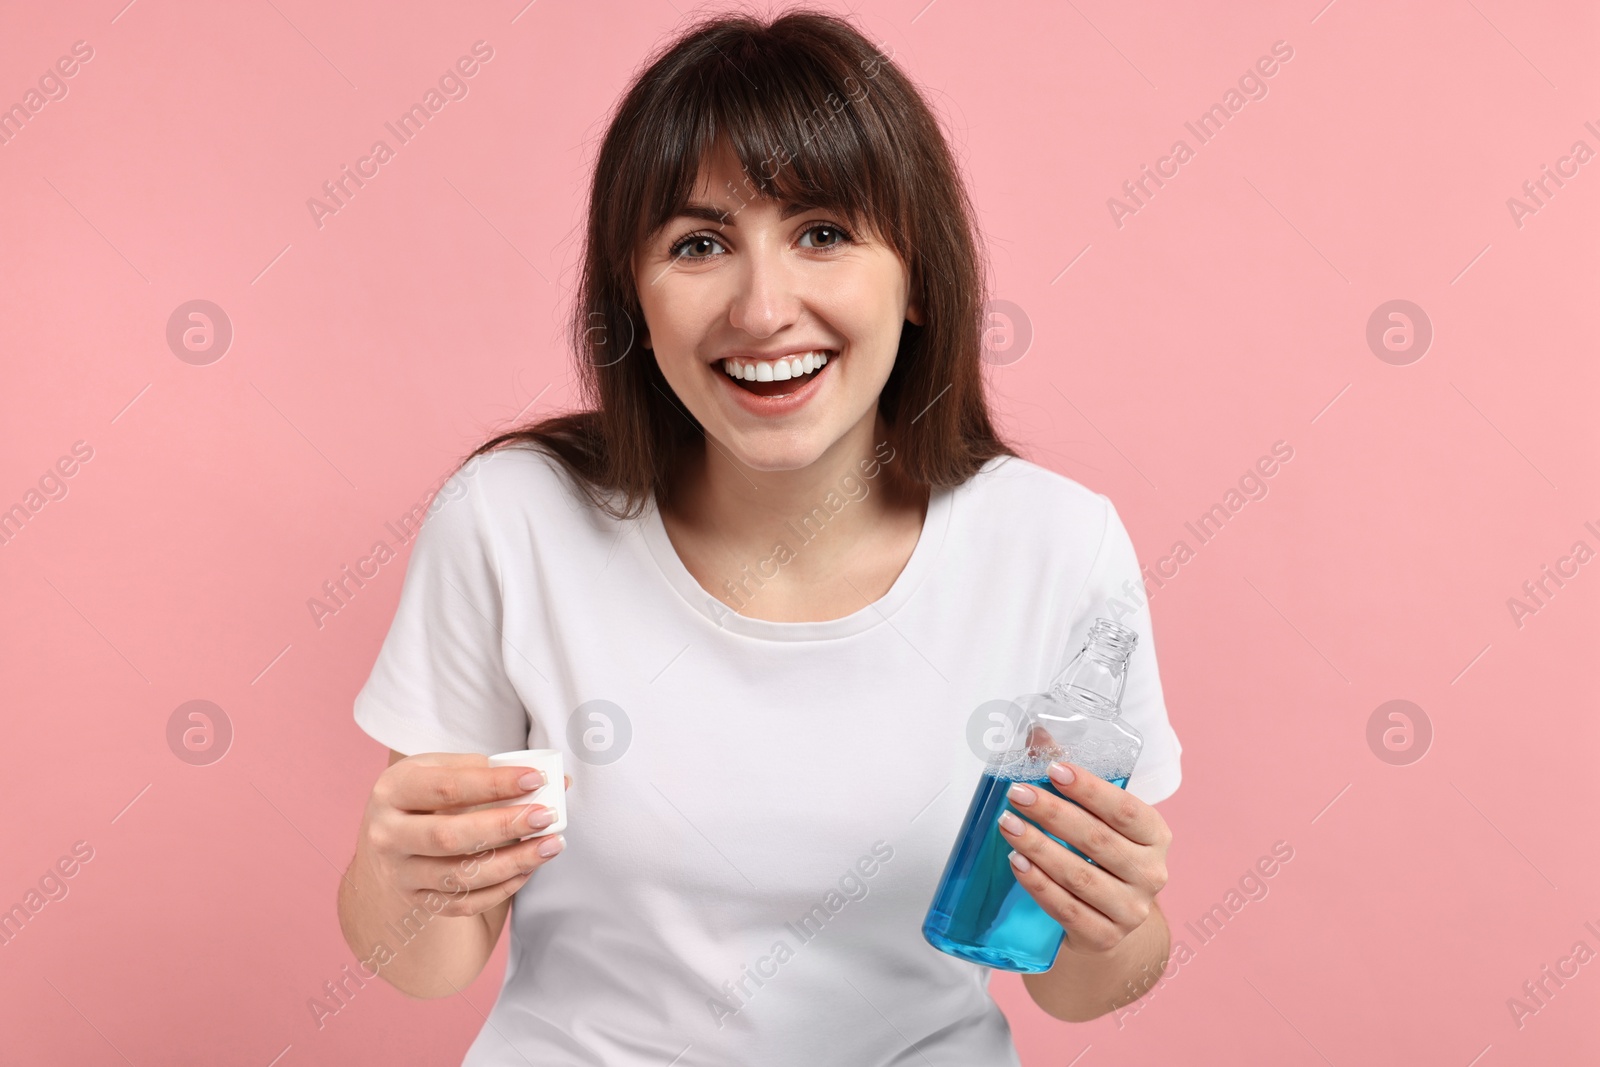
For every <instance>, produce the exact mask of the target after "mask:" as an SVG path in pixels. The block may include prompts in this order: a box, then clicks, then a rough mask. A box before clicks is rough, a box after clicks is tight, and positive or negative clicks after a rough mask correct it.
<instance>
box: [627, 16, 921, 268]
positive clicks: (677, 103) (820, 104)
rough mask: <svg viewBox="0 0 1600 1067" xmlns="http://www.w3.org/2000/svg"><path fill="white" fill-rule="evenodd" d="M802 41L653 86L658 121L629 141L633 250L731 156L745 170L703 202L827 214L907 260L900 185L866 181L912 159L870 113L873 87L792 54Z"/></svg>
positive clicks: (810, 56) (800, 52)
mask: <svg viewBox="0 0 1600 1067" xmlns="http://www.w3.org/2000/svg"><path fill="white" fill-rule="evenodd" d="M803 43H804V42H796V41H776V42H768V46H767V47H762V46H761V44H760V43H759V42H756V41H753V40H747V41H746V42H744V44H745V47H744V48H742V49H740V50H739V51H740V53H741V54H735V55H728V54H726V53H724V52H722V51H721V50H720V49H719V50H717V52H716V53H715V55H714V57H713V58H712V59H711V60H710V61H708V62H702V63H699V64H696V65H695V66H693V67H688V66H685V67H683V68H681V69H679V70H674V71H672V72H671V73H670V74H669V75H668V77H667V84H665V85H661V86H658V87H656V89H657V92H656V94H655V96H654V99H655V101H657V106H656V110H657V111H658V114H656V115H654V116H652V119H653V121H650V122H647V123H642V124H641V126H640V132H641V133H643V134H644V136H643V137H642V138H641V139H640V141H639V142H638V143H636V151H637V152H638V154H639V156H640V157H641V158H640V163H641V164H643V165H644V169H646V171H647V172H648V173H650V174H651V179H650V180H649V182H648V184H647V185H646V191H645V197H644V203H643V205H642V207H643V211H642V212H641V218H640V230H639V233H638V234H637V237H638V240H639V242H640V243H642V242H643V241H645V240H647V239H648V238H649V237H650V236H652V235H654V234H655V233H657V232H658V231H659V230H660V228H661V227H662V226H663V225H665V224H666V223H667V222H668V221H669V220H671V219H672V218H674V217H675V216H677V215H678V214H680V213H681V212H682V210H683V208H684V207H685V206H686V205H687V204H688V203H689V200H690V198H691V197H692V195H693V194H694V190H695V185H696V183H697V182H698V180H699V178H700V172H701V168H702V167H704V166H709V165H710V164H711V162H712V161H713V160H714V159H716V158H717V156H718V155H720V154H721V153H722V152H724V151H731V152H732V154H733V157H734V158H735V159H736V160H737V161H738V163H739V167H740V169H741V171H742V172H743V173H742V176H741V178H740V181H739V184H738V185H737V186H728V187H725V188H723V189H720V190H718V189H714V190H712V192H713V194H717V195H719V197H720V198H730V199H734V200H735V201H736V202H737V201H746V200H751V199H755V198H757V197H762V198H768V199H773V200H779V201H791V202H794V203H799V204H805V205H807V206H810V207H815V208H823V209H827V210H830V211H834V212H837V213H838V214H840V215H842V216H844V217H845V219H846V220H847V221H848V223H849V224H850V225H852V226H858V227H859V226H861V225H862V224H863V223H865V224H867V225H869V226H870V228H871V229H872V230H874V231H875V232H876V233H877V234H878V235H879V237H880V238H881V239H882V240H884V241H885V242H886V243H888V244H890V245H891V246H893V247H894V248H895V249H896V251H897V252H899V253H900V255H901V257H902V258H903V259H906V260H907V261H908V262H909V255H908V252H909V249H907V248H904V247H902V246H901V245H902V238H903V235H904V233H905V230H906V220H905V215H904V209H905V205H904V204H903V203H900V202H899V196H898V192H899V189H900V187H901V185H902V183H901V182H899V181H876V182H875V181H874V180H873V177H872V176H873V175H897V176H898V175H902V174H905V173H906V167H907V164H908V163H909V162H910V161H909V160H908V159H905V158H902V153H901V152H900V151H899V149H898V147H897V141H896V140H895V139H894V138H893V137H892V136H891V135H890V134H889V124H888V123H887V122H886V121H885V117H884V116H883V115H882V114H880V113H879V111H878V108H877V102H876V101H875V99H874V96H873V93H872V86H871V78H869V77H868V76H867V75H865V74H864V73H862V72H860V71H856V70H854V69H853V67H852V66H851V65H850V64H849V63H848V62H846V61H840V60H838V59H836V58H835V57H833V56H831V55H822V56H819V55H817V54H816V53H814V52H813V53H808V52H807V51H806V50H805V49H804V48H803V47H798V46H799V45H802V44H803ZM861 65H862V66H863V67H867V66H869V64H868V63H867V62H865V61H862V63H861ZM873 69H874V70H875V69H876V68H873ZM734 210H737V208H736V207H735V208H734Z"/></svg>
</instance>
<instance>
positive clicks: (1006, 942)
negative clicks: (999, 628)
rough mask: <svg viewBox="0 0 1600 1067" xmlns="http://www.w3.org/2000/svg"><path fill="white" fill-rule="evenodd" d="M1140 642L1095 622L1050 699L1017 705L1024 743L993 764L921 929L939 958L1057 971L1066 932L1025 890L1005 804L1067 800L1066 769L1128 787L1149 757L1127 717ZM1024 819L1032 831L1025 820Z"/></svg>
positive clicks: (1032, 698) (1017, 735)
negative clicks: (1057, 768) (1061, 769)
mask: <svg viewBox="0 0 1600 1067" xmlns="http://www.w3.org/2000/svg"><path fill="white" fill-rule="evenodd" d="M1138 640H1139V635H1138V634H1136V633H1134V632H1133V631H1132V630H1130V629H1128V628H1127V627H1125V626H1119V625H1118V624H1116V623H1114V622H1112V621H1111V620H1109V619H1104V618H1101V619H1096V620H1095V622H1094V625H1093V626H1092V627H1090V629H1089V636H1088V639H1087V640H1086V641H1085V642H1084V646H1083V648H1082V649H1081V650H1080V651H1079V652H1078V654H1077V655H1076V656H1075V657H1073V660H1072V662H1071V663H1069V664H1068V665H1067V669H1066V670H1065V671H1063V672H1062V673H1061V675H1060V676H1059V677H1058V678H1057V679H1056V681H1055V683H1054V684H1053V685H1052V686H1051V687H1050V690H1049V692H1047V693H1032V694H1029V695H1028V696H1024V697H1020V698H1018V699H1017V701H1016V704H1017V705H1018V707H1019V709H1020V711H1021V716H1020V721H1019V722H1018V723H1017V729H1016V731H1015V732H1014V733H1013V735H1012V737H1013V738H1014V739H1015V741H1016V743H1015V744H1012V745H1010V746H1008V747H1007V748H1006V749H1005V750H1004V751H1001V752H998V753H996V754H995V755H994V756H992V757H991V758H990V759H989V762H988V765H987V766H986V767H985V768H984V773H983V777H982V778H981V779H980V780H979V782H978V788H977V790H976V791H975V792H974V793H973V795H972V803H971V805H970V806H969V807H968V808H967V816H966V820H965V821H964V822H963V823H962V827H961V833H960V834H959V835H958V836H957V838H956V843H955V847H954V848H952V849H951V850H950V859H949V861H948V862H947V863H946V864H945V869H944V876H943V877H942V878H941V879H940V880H939V888H938V890H937V891H936V892H935V893H934V896H933V903H932V904H931V905H930V906H929V908H928V915H927V918H926V919H924V920H923V923H922V936H923V937H925V938H926V939H927V941H928V943H929V944H931V945H932V946H933V947H934V948H937V949H939V950H940V951H942V952H948V953H950V954H951V955H952V956H958V957H960V958H961V959H964V960H968V961H970V962H972V963H977V964H981V965H983V966H985V967H995V968H999V969H1000V970H1006V971H1020V972H1024V973H1029V972H1038V971H1047V970H1049V969H1050V967H1051V966H1052V965H1053V964H1054V963H1055V958H1056V953H1057V952H1059V951H1060V950H1061V942H1062V940H1063V938H1064V937H1065V936H1066V931H1065V930H1064V929H1062V927H1061V924H1060V923H1058V922H1056V921H1055V920H1054V919H1052V918H1051V917H1050V914H1049V913H1048V912H1046V911H1045V910H1044V909H1043V908H1041V907H1040V906H1039V905H1038V903H1036V902H1035V901H1034V899H1033V896H1032V895H1031V894H1029V892H1028V891H1027V890H1026V889H1024V888H1023V887H1022V884H1021V883H1019V882H1018V881H1017V879H1016V875H1015V873H1014V872H1013V870H1012V867H1011V861H1010V855H1011V845H1010V843H1008V842H1007V841H1006V839H1005V836H1004V835H1003V834H1001V832H1000V827H999V819H1000V813H1001V812H1002V811H1004V810H1010V811H1017V809H1016V808H1015V807H1012V806H1011V804H1010V802H1009V801H1008V799H1007V797H1006V791H1007V790H1008V789H1010V788H1011V785H1012V783H1014V782H1027V783H1028V784H1029V785H1032V786H1035V787H1036V788H1039V789H1042V790H1044V791H1045V792H1048V793H1052V794H1054V795H1055V796H1058V797H1059V796H1061V793H1060V791H1059V790H1057V789H1056V787H1055V785H1054V783H1052V782H1051V781H1050V778H1049V774H1048V769H1049V766H1050V764H1051V763H1053V762H1054V761H1056V760H1058V759H1066V760H1068V761H1070V762H1072V763H1075V764H1077V765H1078V766H1080V767H1084V768H1086V769H1087V770H1089V771H1091V772H1093V773H1094V774H1097V775H1099V776H1100V777H1101V778H1104V779H1105V780H1106V781H1108V782H1110V783H1111V784H1112V785H1115V786H1118V787H1121V788H1126V787H1127V784H1128V778H1129V776H1130V775H1132V773H1133V765H1134V763H1135V762H1136V761H1137V760H1138V758H1139V751H1140V749H1141V748H1143V747H1144V738H1143V737H1142V736H1140V734H1139V731H1138V730H1135V729H1134V728H1133V727H1132V726H1130V725H1129V724H1128V723H1126V722H1124V721H1123V720H1122V718H1121V717H1120V715H1119V711H1120V708H1121V703H1122V689H1123V684H1124V682H1125V681H1126V680H1127V671H1128V658H1129V657H1130V656H1131V655H1132V654H1133V649H1134V646H1135V645H1136V644H1137V643H1138ZM1063 799H1065V798H1063ZM1069 803H1071V801H1069ZM1019 816H1020V817H1021V818H1022V819H1023V820H1024V821H1028V816H1027V813H1026V811H1023V812H1019ZM1041 830H1042V828H1041ZM1051 837H1052V840H1055V841H1059V842H1060V843H1061V844H1063V845H1066V846H1067V848H1069V849H1072V851H1073V852H1075V853H1077V855H1079V856H1082V857H1083V858H1084V859H1085V860H1087V861H1088V862H1090V863H1093V862H1094V861H1093V860H1090V859H1089V858H1088V857H1087V856H1084V855H1083V853H1082V852H1080V851H1079V850H1078V849H1076V848H1073V846H1072V845H1070V844H1067V842H1065V841H1061V839H1060V838H1058V837H1055V836H1054V835H1051Z"/></svg>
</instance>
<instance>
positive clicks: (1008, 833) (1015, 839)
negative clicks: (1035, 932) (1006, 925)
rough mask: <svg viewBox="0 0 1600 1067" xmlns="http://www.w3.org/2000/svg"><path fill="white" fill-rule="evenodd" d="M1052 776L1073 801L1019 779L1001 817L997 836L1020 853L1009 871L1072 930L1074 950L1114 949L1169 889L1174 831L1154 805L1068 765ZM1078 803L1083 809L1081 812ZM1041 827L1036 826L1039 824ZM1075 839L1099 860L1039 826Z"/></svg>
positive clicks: (1055, 769)
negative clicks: (1075, 851) (1077, 852)
mask: <svg viewBox="0 0 1600 1067" xmlns="http://www.w3.org/2000/svg"><path fill="white" fill-rule="evenodd" d="M1050 779H1051V781H1053V782H1054V783H1055V786H1056V788H1057V789H1059V790H1061V793H1062V796H1067V797H1071V798H1072V799H1073V800H1075V801H1077V802H1078V803H1077V804H1069V803H1067V801H1065V800H1062V799H1061V797H1057V796H1055V795H1053V794H1051V793H1049V792H1047V791H1046V790H1043V789H1036V788H1034V787H1032V786H1029V785H1026V784H1024V783H1021V782H1018V783H1016V784H1015V785H1013V786H1012V787H1011V789H1010V791H1009V792H1008V793H1007V799H1009V800H1010V801H1011V805H1012V806H1013V807H1015V808H1016V810H1017V811H1018V812H1020V813H1021V814H1022V815H1023V816H1024V817H1025V819H1026V820H1027V821H1024V819H1019V818H1017V816H1016V815H1014V814H1012V812H1011V810H1010V808H1008V809H1007V810H1006V812H1005V813H1004V814H1002V815H1001V816H1000V832H1001V833H1002V834H1004V835H1005V839H1006V840H1007V841H1009V842H1010V843H1011V847H1012V848H1013V849H1014V850H1015V851H1014V852H1012V854H1011V868H1012V870H1013V872H1014V873H1015V874H1016V877H1017V881H1018V882H1020V883H1022V886H1023V888H1025V889H1026V890H1027V891H1028V892H1029V894H1031V895H1032V896H1033V899H1034V900H1036V901H1038V903H1039V906H1040V907H1041V908H1043V909H1044V910H1045V911H1046V912H1047V913H1049V915H1050V917H1051V918H1052V919H1054V920H1055V921H1056V922H1058V923H1060V924H1061V925H1062V926H1063V927H1065V928H1066V931H1067V944H1068V946H1069V947H1070V948H1072V949H1073V950H1074V951H1076V952H1080V953H1087V954H1095V953H1101V952H1109V951H1111V950H1112V949H1114V948H1116V947H1117V946H1118V945H1119V944H1121V943H1122V939H1123V938H1125V937H1127V936H1128V935H1129V934H1130V933H1132V932H1133V931H1134V930H1136V929H1138V927H1139V926H1140V925H1141V924H1142V923H1143V922H1144V921H1145V919H1146V918H1148V917H1149V915H1150V912H1151V909H1152V908H1153V907H1154V905H1155V898H1156V894H1157V893H1159V892H1161V888H1162V887H1163V886H1165V885H1166V884H1167V846H1168V845H1169V844H1170V843H1171V842H1172V832H1171V831H1170V830H1169V829H1168V828H1167V822H1166V820H1165V819H1163V818H1162V817H1161V815H1160V814H1159V813H1158V812H1157V811H1156V809H1155V808H1153V807H1151V806H1150V805H1149V804H1146V803H1145V802H1144V801H1142V800H1140V799H1139V798H1138V797H1136V796H1133V795H1132V794H1131V793H1129V792H1128V791H1127V790H1125V789H1119V788H1118V787H1117V786H1114V785H1112V784H1111V783H1110V782H1107V781H1105V780H1104V779H1103V778H1100V777H1098V776H1096V775H1093V774H1091V773H1089V772H1088V771H1086V770H1084V769H1083V768H1081V767H1078V766H1076V765H1074V764H1069V763H1054V764H1051V766H1050ZM1079 805H1082V806H1081V807H1080V806H1079ZM1034 824H1037V825H1034ZM1041 827H1042V828H1043V829H1044V830H1047V831H1049V832H1050V833H1051V834H1054V835H1055V836H1056V837H1059V838H1060V839H1061V840H1063V841H1070V842H1072V844H1073V845H1074V846H1076V847H1077V848H1079V849H1081V850H1082V851H1083V853H1084V854H1085V855H1087V856H1090V857H1092V858H1093V859H1094V863H1092V864H1091V863H1086V862H1084V860H1083V859H1082V857H1080V856H1076V855H1074V854H1073V853H1072V851H1071V850H1070V849H1067V848H1065V847H1064V846H1062V845H1060V844H1057V843H1056V842H1055V841H1052V840H1050V838H1049V837H1047V836H1046V835H1045V834H1044V833H1043V832H1041V829H1040V828H1041Z"/></svg>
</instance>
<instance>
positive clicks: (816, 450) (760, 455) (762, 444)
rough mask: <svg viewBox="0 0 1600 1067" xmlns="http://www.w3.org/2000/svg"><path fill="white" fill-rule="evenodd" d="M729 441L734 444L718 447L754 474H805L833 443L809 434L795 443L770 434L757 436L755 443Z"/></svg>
mask: <svg viewBox="0 0 1600 1067" xmlns="http://www.w3.org/2000/svg"><path fill="white" fill-rule="evenodd" d="M762 438H764V440H763V439H762ZM732 440H733V441H734V443H733V444H723V443H722V442H720V441H719V442H718V443H719V444H722V446H723V448H724V449H725V450H726V452H727V453H728V454H729V455H730V456H733V457H734V458H735V459H737V460H738V461H739V462H740V463H743V464H744V465H745V466H746V467H749V468H750V469H751V470H757V471H797V470H804V469H805V468H807V467H809V466H811V465H812V464H813V463H815V462H816V461H817V460H819V459H821V458H822V456H823V453H825V452H827V450H828V446H829V445H831V444H832V443H833V442H831V441H823V440H820V439H818V438H815V437H813V436H812V435H811V434H806V435H805V436H804V437H803V438H802V439H800V440H795V439H794V438H793V437H791V436H786V435H782V434H777V433H772V432H768V433H764V434H760V435H757V437H756V439H751V438H749V437H746V438H744V439H740V438H738V437H735V438H733V439H732Z"/></svg>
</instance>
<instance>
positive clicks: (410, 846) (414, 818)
mask: <svg viewBox="0 0 1600 1067" xmlns="http://www.w3.org/2000/svg"><path fill="white" fill-rule="evenodd" d="M554 816H555V812H554V811H552V810H551V809H550V808H547V807H545V806H544V805H543V804H513V805H511V806H510V807H504V808H484V809H483V810H482V811H466V812H457V813H454V814H448V815H439V814H429V815H406V816H403V817H401V818H400V819H399V820H398V823H397V828H396V830H395V833H396V835H397V837H398V840H397V841H396V845H397V847H398V849H399V851H401V852H404V853H406V854H407V855H411V856H465V855H468V854H471V853H476V852H480V851H482V850H484V849H488V848H495V847H498V846H500V845H503V844H505V843H506V842H508V841H515V840H517V839H518V838H522V837H526V836H528V835H529V834H532V833H537V832H538V831H540V830H542V829H544V828H545V827H546V826H549V825H550V823H551V822H553V821H554ZM534 823H538V825H537V826H535V825H534Z"/></svg>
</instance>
